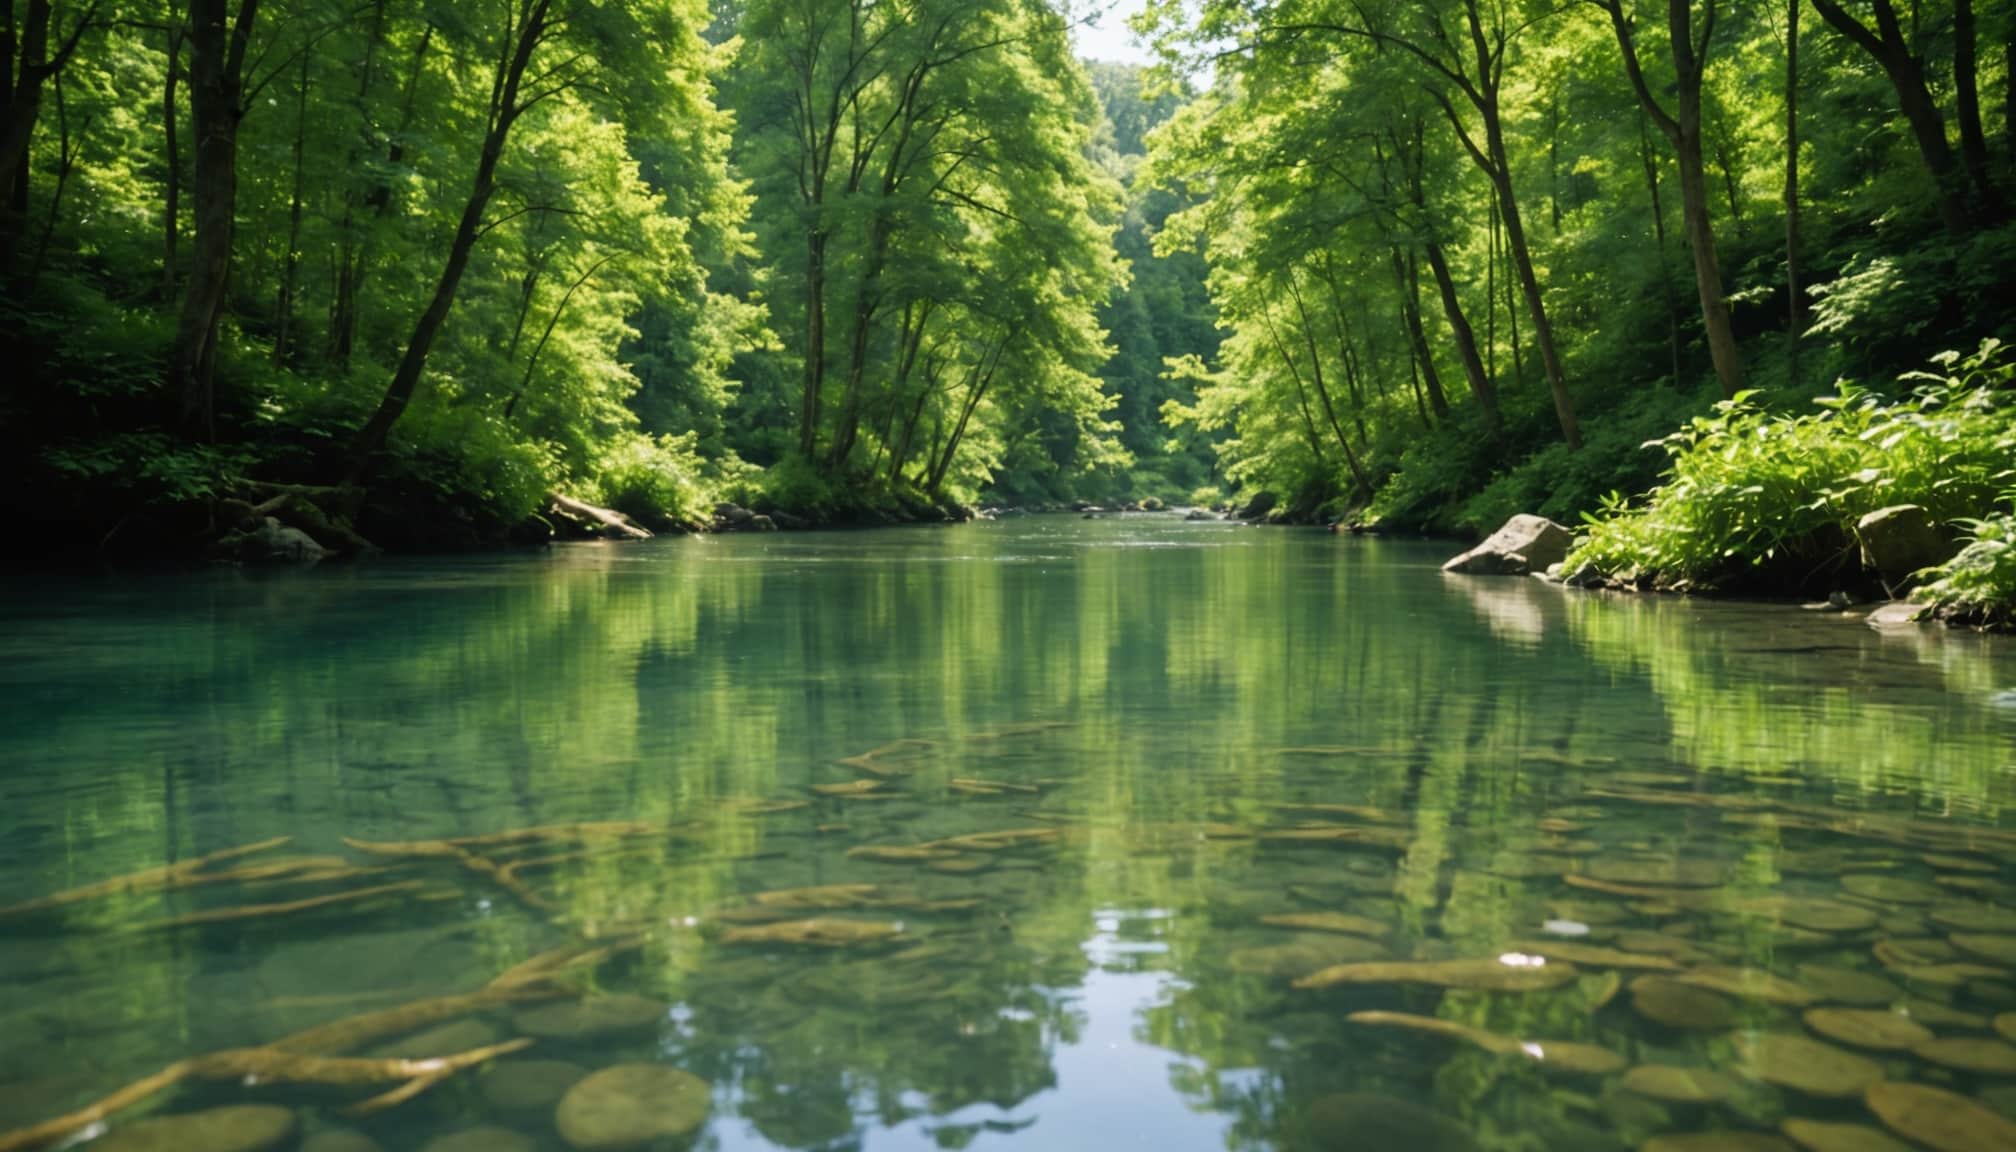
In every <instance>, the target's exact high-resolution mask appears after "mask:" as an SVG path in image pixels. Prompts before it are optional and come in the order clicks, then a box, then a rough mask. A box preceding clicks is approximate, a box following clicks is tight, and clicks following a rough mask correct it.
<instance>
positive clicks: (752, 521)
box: [743, 516, 777, 532]
mask: <svg viewBox="0 0 2016 1152" xmlns="http://www.w3.org/2000/svg"><path fill="white" fill-rule="evenodd" d="M743 531H745V532H775V531H777V521H775V520H772V519H771V518H770V517H768V516H751V517H750V518H749V522H748V524H747V525H745V526H744V528H743Z"/></svg>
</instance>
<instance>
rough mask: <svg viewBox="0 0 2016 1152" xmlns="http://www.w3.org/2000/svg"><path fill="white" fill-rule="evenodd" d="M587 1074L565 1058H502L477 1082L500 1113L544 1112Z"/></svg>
mask: <svg viewBox="0 0 2016 1152" xmlns="http://www.w3.org/2000/svg"><path fill="white" fill-rule="evenodd" d="M587 1075H588V1069H586V1068H583V1067H582V1066H581V1065H579V1064H572V1063H569V1062H567V1061H565V1060H500V1061H498V1062H497V1063H495V1064H492V1065H491V1066H490V1069H489V1071H487V1072H485V1073H483V1077H482V1079H481V1080H479V1081H478V1082H477V1083H478V1084H479V1086H480V1087H481V1088H482V1089H483V1099H484V1100H486V1101H487V1102H489V1104H490V1106H491V1107H492V1108H495V1109H497V1110H498V1111H500V1112H544V1111H545V1110H547V1109H548V1108H552V1107H554V1106H556V1105H558V1104H559V1103H560V1100H561V1098H562V1097H563V1096H565V1095H567V1090H568V1089H569V1088H572V1087H574V1085H576V1084H579V1083H580V1082H581V1080H582V1079H583V1078H584V1077H586V1076H587Z"/></svg>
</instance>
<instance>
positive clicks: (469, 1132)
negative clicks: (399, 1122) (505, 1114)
mask: <svg viewBox="0 0 2016 1152" xmlns="http://www.w3.org/2000/svg"><path fill="white" fill-rule="evenodd" d="M420 1152H539V1142H538V1141H536V1140H534V1139H532V1137H530V1136H527V1135H525V1134H524V1133H523V1132H514V1131H512V1130H511V1129H509V1128H499V1127H498V1126H496V1125H494V1124H486V1125H484V1126H483V1127H481V1128H470V1129H466V1130H464V1131H461V1132H456V1133H452V1134H450V1135H447V1136H437V1137H435V1138H434V1139H432V1140H429V1141H428V1142H427V1145H426V1147H424V1148H422V1149H421V1150H420Z"/></svg>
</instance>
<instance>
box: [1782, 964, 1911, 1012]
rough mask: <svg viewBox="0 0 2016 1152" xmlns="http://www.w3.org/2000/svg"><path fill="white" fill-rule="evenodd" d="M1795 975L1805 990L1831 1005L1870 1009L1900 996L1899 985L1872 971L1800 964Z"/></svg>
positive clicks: (1895, 999)
mask: <svg viewBox="0 0 2016 1152" xmlns="http://www.w3.org/2000/svg"><path fill="white" fill-rule="evenodd" d="M1798 974H1799V983H1800V984H1801V985H1803V986H1804V987H1805V988H1806V989H1807V990H1808V991H1810V992H1814V993H1817V994H1818V995H1819V997H1820V999H1822V1000H1824V1001H1827V1002H1829V1003H1833V1004H1852V1005H1855V1006H1856V1007H1858V1008H1874V1007H1877V1006H1879V1005H1883V1004H1895V1003H1897V1002H1899V1001H1901V1000H1903V999H1904V990H1903V989H1902V988H1899V987H1898V986H1897V985H1896V984H1894V983H1892V982H1891V981H1889V980H1887V979H1885V978H1884V977H1883V976H1881V975H1879V974H1877V973H1875V972H1862V971H1857V970H1855V969H1852V968H1828V967H1825V966H1823V965H1819V964H1801V965H1800V966H1799V969H1798Z"/></svg>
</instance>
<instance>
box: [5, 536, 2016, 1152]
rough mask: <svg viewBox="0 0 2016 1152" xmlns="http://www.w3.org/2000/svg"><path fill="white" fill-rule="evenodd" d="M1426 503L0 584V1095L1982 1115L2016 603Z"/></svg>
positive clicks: (873, 1123) (1766, 1129) (909, 1129)
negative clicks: (1814, 576) (1726, 576)
mask: <svg viewBox="0 0 2016 1152" xmlns="http://www.w3.org/2000/svg"><path fill="white" fill-rule="evenodd" d="M1446 551H1447V549H1446V548H1445V547H1441V546H1431V545H1422V544H1413V543H1401V542H1391V541H1373V540H1351V539H1338V538H1332V537H1329V536H1325V535H1321V534H1317V533H1307V532H1297V531H1288V530H1272V529H1248V528H1240V527H1235V526H1230V525H1219V524H1186V523H1182V522H1180V521H1178V520H1176V519H1174V518H1163V517H1134V518H1127V519H1125V520H1117V519H1109V520H1098V521H1081V520H1078V519H1075V518H1049V517H1046V518H1035V519H1024V520H1013V521H1004V522H1000V523H991V524H976V525H970V526H964V527H957V528H932V529H909V530H890V531H878V532H871V533H861V534H835V535H792V536H770V537H746V536H745V537H727V538H717V539H695V540H677V541H661V542H653V543H650V544H646V545H641V546H620V547H619V546H572V547H564V548H558V549H555V550H553V551H552V552H550V553H547V554H542V555H536V556H531V555H518V556H486V557H477V558H457V559H442V560H398V561H386V562H381V563H373V564H368V565H362V566H357V567H349V568H323V569H318V570H310V571H280V572H274V571H245V572H238V571H218V572H209V573H198V574H186V575H173V576H164V575H152V576H125V577H118V578H113V577H106V578H81V579H80V578H70V579H65V580H60V581H58V580H52V579H48V578H33V579H28V578H18V579H13V580H10V581H8V582H6V583H4V584H0V1150H5V1152H17V1150H21V1149H31V1148H40V1147H55V1146H59V1145H62V1144H63V1143H65V1142H66V1141H67V1142H72V1143H74V1142H77V1141H80V1140H82V1141H88V1143H86V1144H85V1146H86V1147H89V1148H93V1149H96V1150H103V1152H142V1150H145V1152H176V1150H178V1149H187V1150H188V1152H257V1150H261V1149H276V1148H277V1149H294V1148H297V1147H303V1146H304V1145H305V1147H307V1148H308V1149H311V1150H313V1152H358V1150H368V1149H371V1148H374V1147H375V1148H379V1149H383V1150H384V1152H423V1150H425V1152H485V1150H493V1152H530V1150H535V1149H537V1150H553V1152H561V1150H564V1149H568V1148H570V1147H572V1148H578V1149H619V1148H667V1149H683V1148H689V1147H697V1148H706V1149H719V1150H722V1152H743V1150H751V1152H753V1150H757V1149H777V1148H792V1149H860V1150H863V1152H904V1150H921V1149H966V1148H970V1149H976V1150H983V1149H996V1150H1008V1152H1023V1150H1039V1149H1040V1150H1045V1152H1049V1150H1071V1149H1090V1150H1097V1152H1121V1150H1125V1149H1137V1148H1139V1149H1152V1150H1153V1152H1189V1150H1193V1149H1194V1150H1207V1149H1226V1148H1231V1149H1252V1150H1261V1149H1279V1150H1281V1152H1321V1150H1329V1149H1338V1150H1344V1149H1355V1150H1363V1152H1388V1150H1392V1149H1404V1150H1405V1152H1461V1150H1466V1149H1480V1148H1481V1149H1492V1150H1518V1152H1526V1150H1530V1152H1542V1150H1553V1152H1560V1150H1569V1152H1582V1150H1586V1152H1599V1150H1621V1149H1639V1148H1648V1149H1653V1150H1655V1152H1712V1150H1715V1149H1732V1150H1737V1152H1773V1150H1789V1149H1793V1148H1802V1147H1803V1148H1809V1149H1815V1150H1816V1152H1861V1150H1865V1149H1866V1150H1871V1152H1876V1150H1888V1149H1896V1148H1903V1149H1914V1148H1915V1149H1922V1150H1929V1152H1974V1150H1975V1149H1979V1152H2009V1149H2010V1148H2012V1147H2016V1143H2005V1142H2004V1141H2005V1139H2007V1138H2008V1137H2009V1134H2010V1133H2012V1132H2016V1122H2012V1120H2011V1117H2012V1116H2016V696H2012V694H2011V691H2012V690H2016V644H2012V643H2010V642H2008V641H1996V640H1990V639H1984V638H1979V637H1971V636H1959V635H1953V636H1946V635H1936V634H1929V633H1918V632H1905V633H1902V634H1879V633H1877V632H1876V631H1874V630H1871V629H1870V628H1868V627H1866V626H1863V625H1861V624H1859V623H1855V622H1851V621H1845V620H1842V619H1839V618H1833V617H1825V616H1819V615H1815V614H1810V613H1802V612H1799V611H1795V610H1790V609H1787V608H1784V607H1763V606H1748V605H1741V604H1726V603H1724V604H1718V603H1707V602H1701V601H1689V600H1679V599H1659V598H1629V597H1617V596H1608V595H1597V594H1585V593H1575V592H1567V591H1564V590H1561V589H1558V588H1553V587H1548V586H1546V585H1543V584H1541V583H1539V582H1537V581H1525V580H1485V579H1463V578H1453V577H1444V576H1443V575H1442V574H1441V573H1440V572H1439V571H1437V565H1438V562H1439V561H1440V560H1441V559H1443V558H1444V554H1445V553H1446ZM129 1086H133V1087H132V1088H131V1090H130V1091H122V1090H125V1089H128V1087H129ZM115 1093H119V1094H120V1095H119V1096H118V1097H117V1098H115V1099H113V1100H111V1101H110V1103H111V1104H112V1105H113V1106H112V1107H95V1106H94V1105H95V1104H98V1103H102V1102H105V1101H106V1098H107V1097H112V1096H114V1094H115ZM1885 1141H1888V1143H1885Z"/></svg>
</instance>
